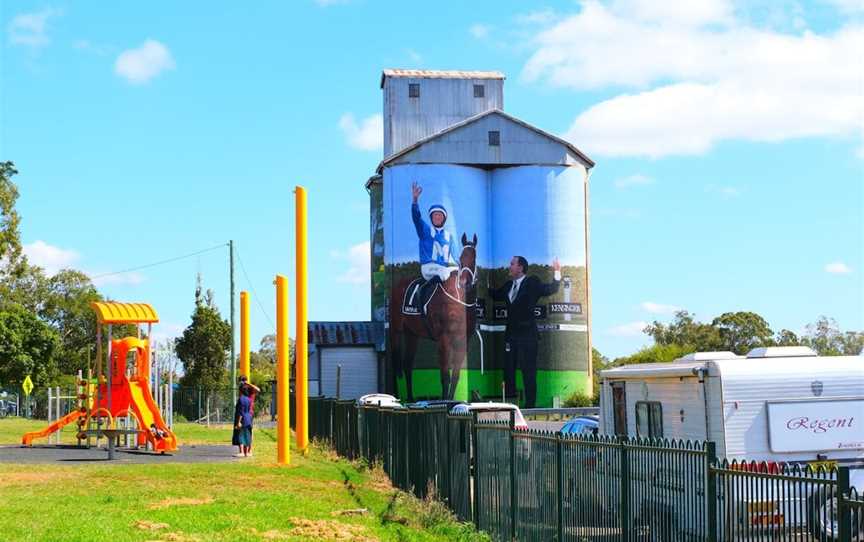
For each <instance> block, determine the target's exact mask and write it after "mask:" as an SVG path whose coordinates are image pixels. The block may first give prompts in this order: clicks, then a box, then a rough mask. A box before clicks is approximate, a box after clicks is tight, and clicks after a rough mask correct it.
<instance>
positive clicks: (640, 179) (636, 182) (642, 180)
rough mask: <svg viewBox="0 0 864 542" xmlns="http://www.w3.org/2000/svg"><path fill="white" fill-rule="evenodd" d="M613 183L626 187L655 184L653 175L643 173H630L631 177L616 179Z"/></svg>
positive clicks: (616, 185)
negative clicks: (647, 175) (648, 175)
mask: <svg viewBox="0 0 864 542" xmlns="http://www.w3.org/2000/svg"><path fill="white" fill-rule="evenodd" d="M613 184H615V188H618V189H624V188H629V187H631V186H644V185H646V184H654V179H652V178H651V177H646V176H645V175H642V174H641V173H637V174H635V175H630V176H629V177H623V178H621V179H616V180H615V182H614V183H613Z"/></svg>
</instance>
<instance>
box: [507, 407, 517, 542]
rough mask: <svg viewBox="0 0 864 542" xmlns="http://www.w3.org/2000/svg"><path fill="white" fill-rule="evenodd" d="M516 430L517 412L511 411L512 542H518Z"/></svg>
mask: <svg viewBox="0 0 864 542" xmlns="http://www.w3.org/2000/svg"><path fill="white" fill-rule="evenodd" d="M515 429H516V411H515V410H511V411H510V429H509V431H507V434H508V435H510V540H516V518H517V516H518V514H517V513H516V509H517V492H516V478H517V476H516V439H515V438H514V437H513V431H514V430H515Z"/></svg>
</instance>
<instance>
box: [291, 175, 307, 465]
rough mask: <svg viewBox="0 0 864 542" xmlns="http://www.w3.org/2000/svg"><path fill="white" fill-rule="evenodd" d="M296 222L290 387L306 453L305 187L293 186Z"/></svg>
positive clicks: (300, 447)
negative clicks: (295, 323) (294, 293)
mask: <svg viewBox="0 0 864 542" xmlns="http://www.w3.org/2000/svg"><path fill="white" fill-rule="evenodd" d="M294 202H295V207H296V218H297V223H296V226H295V230H294V231H295V232H296V233H295V235H296V237H297V262H296V265H297V268H296V272H297V278H296V280H295V284H296V288H297V290H296V292H297V293H296V297H297V309H296V319H297V328H296V332H295V336H294V364H295V371H294V389H295V393H296V401H297V407H296V415H297V420H296V424H295V427H294V430H295V431H296V433H297V449H298V450H300V451H301V452H303V453H304V454H305V453H306V447H307V446H308V444H309V412H308V410H307V407H308V405H309V373H308V359H309V356H308V354H307V352H308V344H307V340H308V330H307V328H308V322H307V312H306V189H305V188H303V187H302V186H297V187H296V188H295V189H294Z"/></svg>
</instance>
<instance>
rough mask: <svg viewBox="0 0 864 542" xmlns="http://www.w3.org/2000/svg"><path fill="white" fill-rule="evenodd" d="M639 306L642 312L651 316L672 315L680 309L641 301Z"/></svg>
mask: <svg viewBox="0 0 864 542" xmlns="http://www.w3.org/2000/svg"><path fill="white" fill-rule="evenodd" d="M639 306H640V307H641V308H642V310H644V311H646V312H650V313H651V314H674V313H676V312H678V311H680V310H681V307H677V306H675V305H664V304H663V303H654V302H653V301H643V302H642V303H640V304H639ZM643 327H644V326H643Z"/></svg>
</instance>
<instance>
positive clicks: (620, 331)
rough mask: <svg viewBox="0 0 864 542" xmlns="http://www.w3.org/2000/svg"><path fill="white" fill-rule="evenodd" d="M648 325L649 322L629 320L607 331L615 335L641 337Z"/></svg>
mask: <svg viewBox="0 0 864 542" xmlns="http://www.w3.org/2000/svg"><path fill="white" fill-rule="evenodd" d="M647 325H648V322H641V321H640V322H629V323H627V324H621V325H620V326H615V327H612V328H610V329H609V330H608V332H607V333H608V334H609V335H613V336H615V337H639V336H641V335H642V334H643V333H642V330H643V329H645V327H646V326H647Z"/></svg>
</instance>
